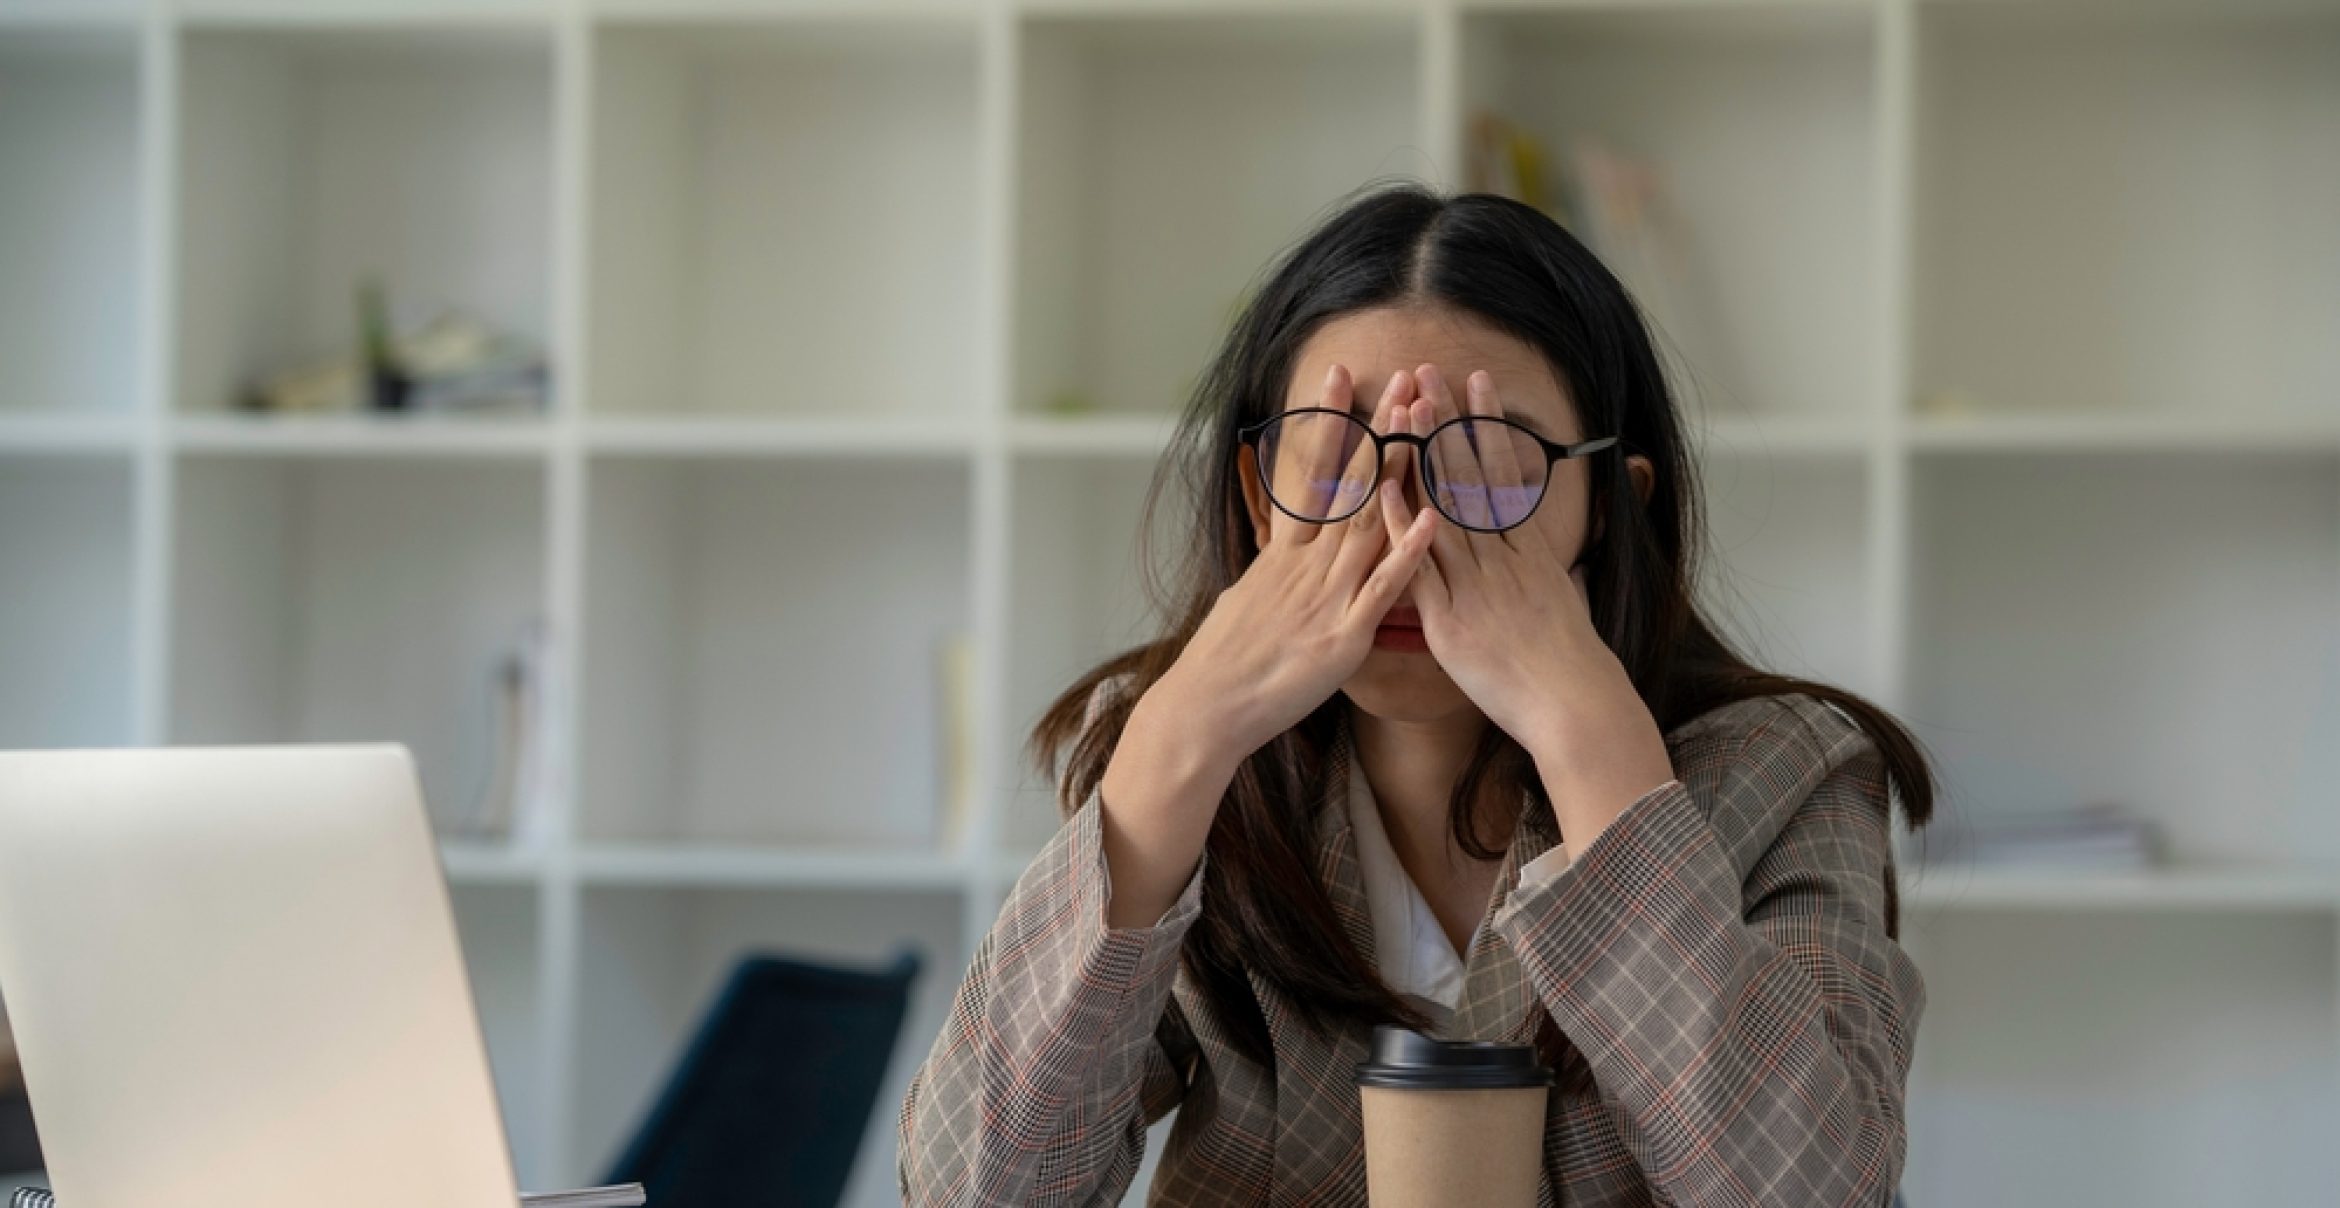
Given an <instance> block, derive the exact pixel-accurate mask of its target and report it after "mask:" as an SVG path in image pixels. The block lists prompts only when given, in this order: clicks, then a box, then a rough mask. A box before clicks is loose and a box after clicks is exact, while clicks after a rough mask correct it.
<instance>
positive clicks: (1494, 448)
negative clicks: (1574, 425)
mask: <svg viewBox="0 0 2340 1208" xmlns="http://www.w3.org/2000/svg"><path fill="white" fill-rule="evenodd" d="M1236 439H1237V440H1238V441H1240V442H1241V443H1243V444H1246V445H1249V446H1251V451H1252V457H1253V459H1254V464H1255V465H1257V466H1258V468H1259V478H1260V482H1261V483H1263V484H1264V485H1265V486H1266V487H1267V494H1268V499H1269V500H1270V501H1271V502H1273V503H1274V504H1275V505H1276V510H1278V511H1280V512H1282V513H1284V514H1285V515H1287V516H1290V517H1291V518H1293V519H1294V520H1304V521H1307V522H1308V523H1310V524H1331V523H1332V522H1334V521H1336V520H1345V519H1347V518H1349V517H1351V516H1354V515H1356V514H1357V509H1359V508H1361V507H1364V506H1365V504H1366V502H1367V501H1369V500H1371V499H1372V498H1373V490H1374V488H1375V487H1376V486H1378V485H1379V484H1380V481H1381V467H1382V463H1383V462H1384V461H1385V460H1387V456H1388V447H1389V446H1390V445H1393V444H1396V445H1412V446H1413V447H1414V455H1415V457H1416V461H1415V465H1416V467H1417V468H1418V469H1419V470H1420V472H1421V476H1422V486H1423V489H1424V492H1425V493H1426V494H1427V495H1428V496H1429V499H1430V502H1431V504H1432V505H1433V506H1435V507H1436V508H1437V509H1438V511H1439V513H1440V514H1441V515H1444V516H1445V517H1446V518H1447V519H1448V520H1451V521H1453V522H1454V523H1456V524H1458V525H1461V526H1462V527H1464V528H1466V529H1470V530H1471V531H1473V532H1479V533H1500V532H1502V531H1503V530H1505V529H1508V528H1512V527H1515V526H1517V525H1519V524H1521V523H1523V522H1525V521H1526V520H1527V518H1528V517H1529V516H1531V515H1533V514H1535V510H1536V505H1537V504H1538V503H1541V502H1542V501H1543V498H1544V486H1545V484H1546V483H1548V482H1550V481H1551V478H1552V463H1553V462H1556V461H1561V460H1563V459H1566V458H1571V457H1582V456H1584V455H1585V454H1587V453H1598V452H1600V451H1601V450H1603V449H1606V448H1608V447H1609V446H1611V445H1614V444H1616V443H1617V438H1616V437H1614V436H1600V437H1595V438H1593V439H1591V440H1584V441H1578V442H1577V443H1575V444H1572V445H1563V444H1560V443H1558V442H1556V441H1550V440H1546V439H1544V438H1543V437H1542V436H1540V435H1538V434H1537V433H1535V432H1532V431H1529V430H1528V429H1527V428H1525V427H1523V426H1521V425H1519V424H1517V423H1514V422H1513V421H1511V420H1508V419H1500V418H1497V417H1494V416H1487V415H1464V416H1457V417H1456V418H1454V419H1450V420H1448V421H1446V422H1445V423H1443V424H1440V425H1438V426H1437V427H1436V428H1433V429H1431V430H1430V434H1429V435H1427V436H1416V435H1414V434H1413V433H1410V432H1376V431H1374V430H1373V427H1372V425H1370V424H1367V423H1366V422H1365V421H1363V420H1361V419H1358V418H1357V417H1356V416H1354V415H1351V414H1349V413H1347V412H1345V411H1335V410H1333V409H1331V408H1329V407H1299V408H1295V409H1293V410H1290V411H1286V412H1284V413H1283V414H1281V415H1276V416H1272V417H1270V418H1268V419H1264V420H1261V421H1260V422H1258V423H1256V424H1252V425H1250V426H1248V427H1246V428H1243V429H1242V430H1240V431H1239V432H1237V433H1236Z"/></svg>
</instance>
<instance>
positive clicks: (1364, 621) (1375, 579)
mask: <svg viewBox="0 0 2340 1208" xmlns="http://www.w3.org/2000/svg"><path fill="white" fill-rule="evenodd" d="M1437 523H1438V518H1437V515H1436V514H1435V513H1433V512H1431V511H1430V510H1429V509H1427V508H1425V509H1423V510H1422V511H1421V512H1420V513H1418V514H1416V515H1415V517H1414V520H1413V523H1411V524H1409V525H1407V526H1406V531H1405V535H1404V536H1403V537H1401V538H1399V539H1398V543H1397V545H1396V546H1395V547H1394V548H1392V549H1391V550H1390V551H1389V553H1388V555H1386V556H1385V557H1383V558H1382V559H1381V562H1380V564H1379V565H1377V566H1375V567H1374V568H1373V573H1372V574H1371V575H1370V576H1367V578H1366V580H1365V584H1364V586H1363V587H1361V588H1359V589H1358V592H1357V598H1356V600H1355V602H1354V603H1353V604H1352V605H1351V606H1350V609H1349V620H1350V621H1351V622H1352V623H1355V624H1360V625H1378V624H1380V623H1381V618H1383V617H1384V616H1387V615H1389V609H1390V605H1392V604H1395V603H1397V598H1398V596H1399V594H1400V593H1402V592H1404V591H1405V589H1406V584H1408V583H1410V582H1413V580H1414V577H1415V574H1416V573H1417V572H1418V571H1420V570H1421V569H1422V568H1423V567H1426V566H1428V565H1429V555H1430V538H1431V534H1432V533H1434V532H1435V531H1436V530H1437Z"/></svg>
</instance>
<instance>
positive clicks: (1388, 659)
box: [1341, 650, 1478, 721]
mask: <svg viewBox="0 0 2340 1208" xmlns="http://www.w3.org/2000/svg"><path fill="white" fill-rule="evenodd" d="M1341 691H1342V692H1343V693H1345V694H1346V695H1347V696H1348V698H1349V703H1350V704H1352V705H1355V706H1356V707H1357V708H1359V709H1361V710H1363V711H1364V712H1366V713H1369V714H1371V715H1373V716H1375V717H1379V718H1382V719H1385V720H1388V721H1438V720H1440V719H1442V718H1447V717H1451V716H1453V715H1454V714H1456V713H1458V712H1463V711H1467V710H1475V709H1477V708H1478V706H1477V705H1475V704H1473V703H1472V702H1471V698H1470V697H1468V696H1465V695H1464V694H1463V690H1462V689H1461V688H1458V687H1456V686H1455V683H1454V681H1453V680H1452V679H1449V678H1448V677H1447V674H1446V669H1445V668H1444V667H1441V666H1439V665H1438V660H1437V659H1435V658H1432V657H1431V656H1430V655H1428V654H1419V653H1398V652H1396V651H1389V650H1373V651H1370V652H1368V653H1367V654H1366V655H1365V662H1364V663H1363V664H1362V665H1361V666H1359V667H1358V668H1357V673H1356V674H1355V675H1352V676H1350V677H1349V682H1347V683H1345V684H1343V685H1341Z"/></svg>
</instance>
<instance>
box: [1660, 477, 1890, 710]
mask: <svg viewBox="0 0 2340 1208" xmlns="http://www.w3.org/2000/svg"><path fill="white" fill-rule="evenodd" d="M1700 474H1701V482H1702V485H1703V487H1704V489H1705V492H1706V497H1705V504H1706V515H1705V517H1704V521H1705V526H1706V529H1707V533H1708V536H1709V538H1710V544H1709V545H1708V547H1707V554H1708V564H1707V570H1708V573H1707V575H1706V576H1705V577H1704V578H1703V579H1702V580H1701V581H1700V583H1699V584H1698V587H1699V602H1700V604H1701V605H1702V607H1703V608H1704V609H1705V612H1706V615H1707V616H1708V617H1709V618H1710V619H1712V620H1714V621H1715V622H1716V623H1717V624H1718V625H1720V626H1722V627H1723V629H1724V631H1725V632H1726V633H1727V634H1729V635H1730V636H1732V637H1733V638H1734V639H1736V642H1735V644H1736V645H1738V647H1739V649H1740V650H1741V652H1742V653H1744V654H1746V655H1747V656H1748V657H1750V658H1751V659H1753V660H1755V662H1756V663H1757V664H1758V665H1760V666H1763V667H1766V668H1769V669H1771V670H1775V671H1779V672H1781V673H1783V674H1789V675H1799V676H1804V677H1806V678H1810V679H1816V680H1819V681H1821V682H1823V683H1828V684H1834V685H1837V686H1839V687H1843V688H1848V689H1850V690H1852V691H1855V692H1859V693H1861V694H1863V695H1871V696H1873V695H1874V694H1875V693H1876V692H1877V691H1878V690H1879V689H1878V684H1879V680H1880V676H1879V675H1878V671H1879V670H1880V669H1879V668H1878V667H1877V666H1875V663H1876V645H1875V643H1874V642H1873V641H1872V636H1873V633H1874V628H1875V610H1874V608H1872V607H1871V601H1872V600H1873V599H1874V598H1875V596H1874V592H1873V587H1872V583H1873V579H1874V576H1873V574H1872V573H1871V565H1870V544H1869V525H1870V523H1871V519H1872V516H1873V513H1874V509H1873V508H1872V507H1871V506H1870V498H1869V489H1868V481H1869V480H1868V471H1867V466H1866V464H1865V463H1864V462H1862V461H1859V460H1853V459H1844V458H1833V457H1830V458H1818V459H1787V458H1780V457H1776V456H1764V455H1748V454H1743V453H1732V454H1720V455H1709V456H1707V457H1706V458H1705V459H1704V462H1703V464H1702V465H1701V467H1700Z"/></svg>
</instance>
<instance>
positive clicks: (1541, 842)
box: [1316, 716, 1557, 1042]
mask: <svg viewBox="0 0 2340 1208" xmlns="http://www.w3.org/2000/svg"><path fill="white" fill-rule="evenodd" d="M1355 750H1356V748H1355V739H1354V737H1353V735H1352V733H1351V731H1350V728H1349V723H1348V719H1347V718H1346V717H1345V716H1344V717H1343V718H1342V720H1341V723H1340V725H1339V726H1338V727H1337V728H1336V729H1335V731H1334V736H1333V744H1332V751H1331V753H1330V756H1329V757H1328V758H1327V760H1326V767H1327V772H1328V775H1327V791H1328V795H1327V796H1326V797H1325V799H1324V800H1323V802H1322V805H1321V808H1320V809H1319V811H1318V814H1317V825H1316V837H1317V873H1318V876H1319V878H1320V880H1321V881H1322V883H1323V885H1324V887H1325V892H1326V894H1327V895H1328V896H1329V897H1330V898H1331V899H1332V906H1333V912H1334V913H1335V914H1336V915H1338V916H1339V918H1340V920H1341V925H1342V927H1343V929H1344V930H1345V931H1346V932H1347V934H1348V937H1349V942H1350V943H1351V944H1354V945H1355V946H1356V949H1357V951H1358V952H1360V953H1362V954H1364V957H1365V959H1366V960H1367V961H1368V962H1371V961H1372V960H1373V959H1374V954H1375V948H1374V934H1373V910H1372V906H1371V904H1370V903H1369V902H1368V900H1367V898H1366V895H1365V876H1364V871H1363V869H1362V867H1361V865H1360V864H1359V861H1358V855H1357V836H1356V832H1355V830H1354V829H1352V828H1351V826H1350V825H1349V810H1348V800H1349V797H1348V788H1349V782H1348V777H1350V776H1352V775H1355V774H1357V773H1356V767H1355V764H1356V761H1355ZM1523 804H1524V803H1523ZM1556 838H1557V836H1555V835H1553V834H1552V833H1551V832H1550V831H1549V830H1548V829H1547V828H1546V827H1545V826H1544V825H1543V823H1542V820H1541V819H1540V818H1536V817H1533V816H1531V815H1530V813H1529V812H1528V811H1526V810H1524V809H1523V810H1522V811H1521V813H1520V818H1519V821H1518V824H1517V825H1516V826H1514V827H1513V829H1512V838H1511V846H1510V847H1509V848H1508V849H1507V850H1506V851H1505V852H1504V853H1503V863H1502V864H1501V865H1500V866H1499V867H1498V869H1497V870H1496V874H1495V887H1494V889H1493V890H1492V891H1491V892H1490V894H1489V896H1488V899H1487V909H1486V913H1485V915H1484V916H1483V917H1485V918H1488V919H1492V918H1494V917H1495V913H1496V912H1497V911H1498V910H1501V909H1502V908H1503V905H1504V903H1505V902H1507V901H1509V900H1510V898H1511V889H1512V883H1513V882H1514V881H1516V880H1518V879H1519V870H1520V868H1521V867H1523V866H1524V865H1526V863H1527V862H1528V861H1530V860H1533V859H1535V858H1536V857H1537V856H1540V855H1542V854H1544V853H1545V852H1546V851H1549V850H1550V849H1551V847H1552V844H1553V843H1554V842H1555V841H1556ZM1536 1006H1537V1003H1536V998H1535V990H1534V988H1533V987H1531V986H1530V985H1529V984H1528V981H1527V976H1526V974H1525V973H1524V972H1522V971H1521V969H1520V967H1519V961H1518V959H1517V957H1516V956H1515V955H1514V954H1513V953H1512V951H1511V946H1510V945H1509V944H1507V943H1505V942H1504V940H1503V938H1502V937H1501V936H1499V935H1497V934H1496V933H1495V929H1494V928H1493V927H1482V928H1481V929H1480V930H1479V932H1478V935H1477V936H1476V937H1475V938H1474V940H1473V942H1472V944H1471V950H1470V951H1469V952H1468V953H1465V954H1464V956H1463V986H1462V993H1461V995H1460V996H1459V997H1458V998H1457V999H1456V1002H1455V1010H1454V1014H1453V1015H1452V1016H1450V1017H1449V1018H1448V1019H1447V1021H1446V1023H1445V1024H1444V1025H1443V1026H1442V1027H1439V1028H1436V1029H1433V1034H1434V1035H1436V1036H1438V1037H1439V1038H1441V1039H1445V1040H1501V1041H1508V1042H1517V1041H1519V1040H1522V1039H1525V1038H1527V1037H1531V1036H1533V1035H1534V1033H1535V1023H1536V1017H1535V1014H1534V1008H1535V1007H1536Z"/></svg>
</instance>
